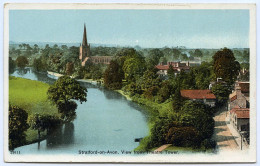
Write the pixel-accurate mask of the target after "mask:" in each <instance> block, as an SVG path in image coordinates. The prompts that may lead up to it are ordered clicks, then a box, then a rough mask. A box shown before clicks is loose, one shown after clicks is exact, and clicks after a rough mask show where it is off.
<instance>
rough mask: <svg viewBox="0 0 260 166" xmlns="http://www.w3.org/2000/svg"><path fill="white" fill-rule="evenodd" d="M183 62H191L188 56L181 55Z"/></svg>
mask: <svg viewBox="0 0 260 166" xmlns="http://www.w3.org/2000/svg"><path fill="white" fill-rule="evenodd" d="M181 60H183V61H187V60H189V58H188V56H187V54H181Z"/></svg>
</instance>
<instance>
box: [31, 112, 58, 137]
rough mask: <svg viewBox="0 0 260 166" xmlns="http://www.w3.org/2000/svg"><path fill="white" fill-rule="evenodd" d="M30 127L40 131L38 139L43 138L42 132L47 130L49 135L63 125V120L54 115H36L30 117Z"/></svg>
mask: <svg viewBox="0 0 260 166" xmlns="http://www.w3.org/2000/svg"><path fill="white" fill-rule="evenodd" d="M29 124H30V127H31V128H32V129H33V130H38V139H40V137H41V132H43V131H45V130H47V133H48V132H49V131H50V130H51V129H54V128H55V127H57V126H58V125H60V124H61V120H60V119H59V117H57V116H53V115H45V114H44V115H39V114H35V115H34V116H32V117H30V120H29Z"/></svg>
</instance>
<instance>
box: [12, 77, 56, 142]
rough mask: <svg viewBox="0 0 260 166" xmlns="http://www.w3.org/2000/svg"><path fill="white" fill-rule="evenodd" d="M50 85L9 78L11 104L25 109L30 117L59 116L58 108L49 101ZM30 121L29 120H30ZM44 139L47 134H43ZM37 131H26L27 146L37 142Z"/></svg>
mask: <svg viewBox="0 0 260 166" xmlns="http://www.w3.org/2000/svg"><path fill="white" fill-rule="evenodd" d="M48 88H49V85H48V84H45V83H42V82H39V81H33V80H28V79H24V78H18V77H12V76H10V77H9V103H10V104H11V105H15V106H18V107H20V108H22V109H24V110H25V111H26V112H27V113H28V117H30V116H32V115H34V114H35V113H39V114H49V115H57V116H58V110H57V108H56V107H55V106H54V105H52V104H51V103H50V101H48V99H47V91H48ZM28 119H29V118H28ZM41 135H42V136H43V138H44V137H45V136H46V132H42V133H41ZM37 140H38V138H37V131H36V130H32V129H28V130H27V131H26V144H29V143H33V142H36V141H37Z"/></svg>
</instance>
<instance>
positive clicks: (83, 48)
mask: <svg viewBox="0 0 260 166" xmlns="http://www.w3.org/2000/svg"><path fill="white" fill-rule="evenodd" d="M89 57H90V44H88V40H87V30H86V25H85V24H84V32H83V39H82V44H81V45H80V47H79V59H80V60H81V64H82V66H85V62H86V61H87V59H88V58H89Z"/></svg>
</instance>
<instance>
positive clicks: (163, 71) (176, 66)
mask: <svg viewBox="0 0 260 166" xmlns="http://www.w3.org/2000/svg"><path fill="white" fill-rule="evenodd" d="M170 65H172V67H173V70H174V71H175V75H176V74H178V73H180V72H181V70H184V71H185V72H188V71H190V65H189V62H187V63H181V62H167V64H166V65H164V64H163V63H160V64H159V65H156V66H155V67H156V68H157V69H158V70H159V71H158V72H157V74H158V75H159V76H161V77H165V76H167V71H168V69H169V67H170Z"/></svg>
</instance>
